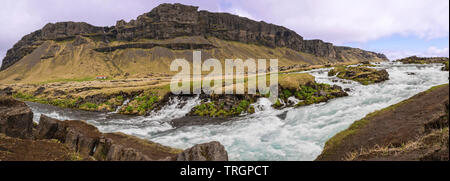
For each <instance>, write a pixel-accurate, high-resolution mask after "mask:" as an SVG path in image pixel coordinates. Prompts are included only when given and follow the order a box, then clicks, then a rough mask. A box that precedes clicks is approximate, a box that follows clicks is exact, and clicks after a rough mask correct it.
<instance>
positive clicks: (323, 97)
mask: <svg viewBox="0 0 450 181" xmlns="http://www.w3.org/2000/svg"><path fill="white" fill-rule="evenodd" d="M285 87H289V88H290V89H286V88H281V91H280V93H279V96H278V97H279V99H281V100H283V101H284V102H288V98H289V97H292V96H294V97H295V98H296V99H298V100H300V102H299V103H297V104H296V105H295V106H305V105H310V104H315V103H320V102H326V101H328V100H329V99H333V98H336V97H342V96H347V93H345V92H344V91H342V89H341V88H340V87H338V86H331V85H328V84H321V83H315V82H313V83H307V84H306V85H300V86H299V87H295V86H285ZM282 106H283V105H282V104H281V102H280V100H277V102H275V104H273V105H272V107H274V108H281V107H282Z"/></svg>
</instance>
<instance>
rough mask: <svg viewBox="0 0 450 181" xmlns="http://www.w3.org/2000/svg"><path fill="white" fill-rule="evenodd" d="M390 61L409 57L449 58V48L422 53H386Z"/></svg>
mask: <svg viewBox="0 0 450 181" xmlns="http://www.w3.org/2000/svg"><path fill="white" fill-rule="evenodd" d="M383 53H384V54H385V55H386V56H387V57H388V58H389V59H390V60H397V59H401V58H405V57H409V56H414V55H415V56H419V57H449V48H448V47H447V48H436V47H433V46H432V47H429V48H428V49H427V50H425V51H422V52H415V51H385V52H383Z"/></svg>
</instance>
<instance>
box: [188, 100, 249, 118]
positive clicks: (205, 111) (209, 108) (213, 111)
mask: <svg viewBox="0 0 450 181" xmlns="http://www.w3.org/2000/svg"><path fill="white" fill-rule="evenodd" d="M250 104H251V102H250V101H249V100H241V101H240V103H239V104H238V105H237V106H233V107H231V108H230V109H226V108H225V106H224V103H220V102H215V101H211V102H207V103H202V104H200V105H197V106H195V107H194V108H193V109H192V113H193V115H197V116H210V117H229V116H239V115H241V114H243V113H249V114H253V113H255V108H254V107H253V106H251V105H250Z"/></svg>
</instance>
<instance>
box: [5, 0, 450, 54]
mask: <svg viewBox="0 0 450 181" xmlns="http://www.w3.org/2000/svg"><path fill="white" fill-rule="evenodd" d="M164 2H169V3H174V2H179V3H183V4H189V5H196V6H199V7H200V9H201V10H208V11H211V12H229V13H232V14H237V15H239V16H245V17H248V18H251V19H254V20H258V21H261V20H263V21H266V22H269V23H273V24H278V25H282V26H285V27H287V28H290V29H292V30H294V31H296V32H297V33H298V34H300V35H302V36H303V37H304V38H305V39H322V40H324V41H328V42H331V43H334V44H336V45H347V46H353V47H359V48H362V49H366V50H372V51H377V52H381V53H384V54H386V55H387V56H388V57H389V58H390V59H397V58H401V57H405V56H410V55H419V56H447V57H448V56H449V1H448V0H245V1H237V0H178V1H171V0H168V1H163V0H152V1H149V0H128V1H123V0H71V1H69V0H2V1H1V2H0V33H1V35H0V59H3V57H4V56H5V54H6V51H7V50H8V49H9V48H11V47H12V46H13V45H14V44H15V43H16V42H17V41H19V40H20V38H21V37H22V36H24V35H26V34H28V33H31V32H33V31H35V30H38V29H40V28H42V27H43V26H44V25H45V24H47V23H49V22H59V21H83V22H87V23H90V24H93V25H97V26H112V25H115V23H116V21H117V20H120V19H124V20H126V21H129V20H131V19H135V18H136V17H137V16H138V15H141V14H143V13H146V12H149V11H150V10H151V9H152V8H154V7H156V6H157V5H158V4H160V3H164Z"/></svg>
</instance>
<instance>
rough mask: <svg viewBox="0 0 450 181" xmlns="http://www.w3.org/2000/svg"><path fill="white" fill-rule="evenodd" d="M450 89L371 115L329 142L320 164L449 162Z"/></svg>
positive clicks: (432, 91)
mask: <svg viewBox="0 0 450 181" xmlns="http://www.w3.org/2000/svg"><path fill="white" fill-rule="evenodd" d="M448 111H449V85H448V84H445V85H441V86H436V87H433V88H431V89H429V90H427V91H425V92H422V93H420V94H417V95H415V96H413V97H412V98H410V99H408V100H405V101H403V102H401V103H398V104H396V105H393V106H390V107H388V108H385V109H383V110H380V111H377V112H374V113H371V114H369V115H367V116H366V117H365V118H363V119H361V120H359V121H356V122H355V123H353V124H352V125H351V126H350V127H349V128H348V129H347V130H344V131H342V132H340V133H338V134H337V135H335V136H334V137H333V138H331V139H330V140H328V141H327V143H326V144H325V148H324V150H323V152H322V153H321V154H320V155H319V156H318V158H317V159H316V160H318V161H342V160H390V161H393V160H403V161H405V160H447V161H448V159H449V157H448V156H449V144H448V143H449V140H448V138H449V131H448V118H449V112H448Z"/></svg>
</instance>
